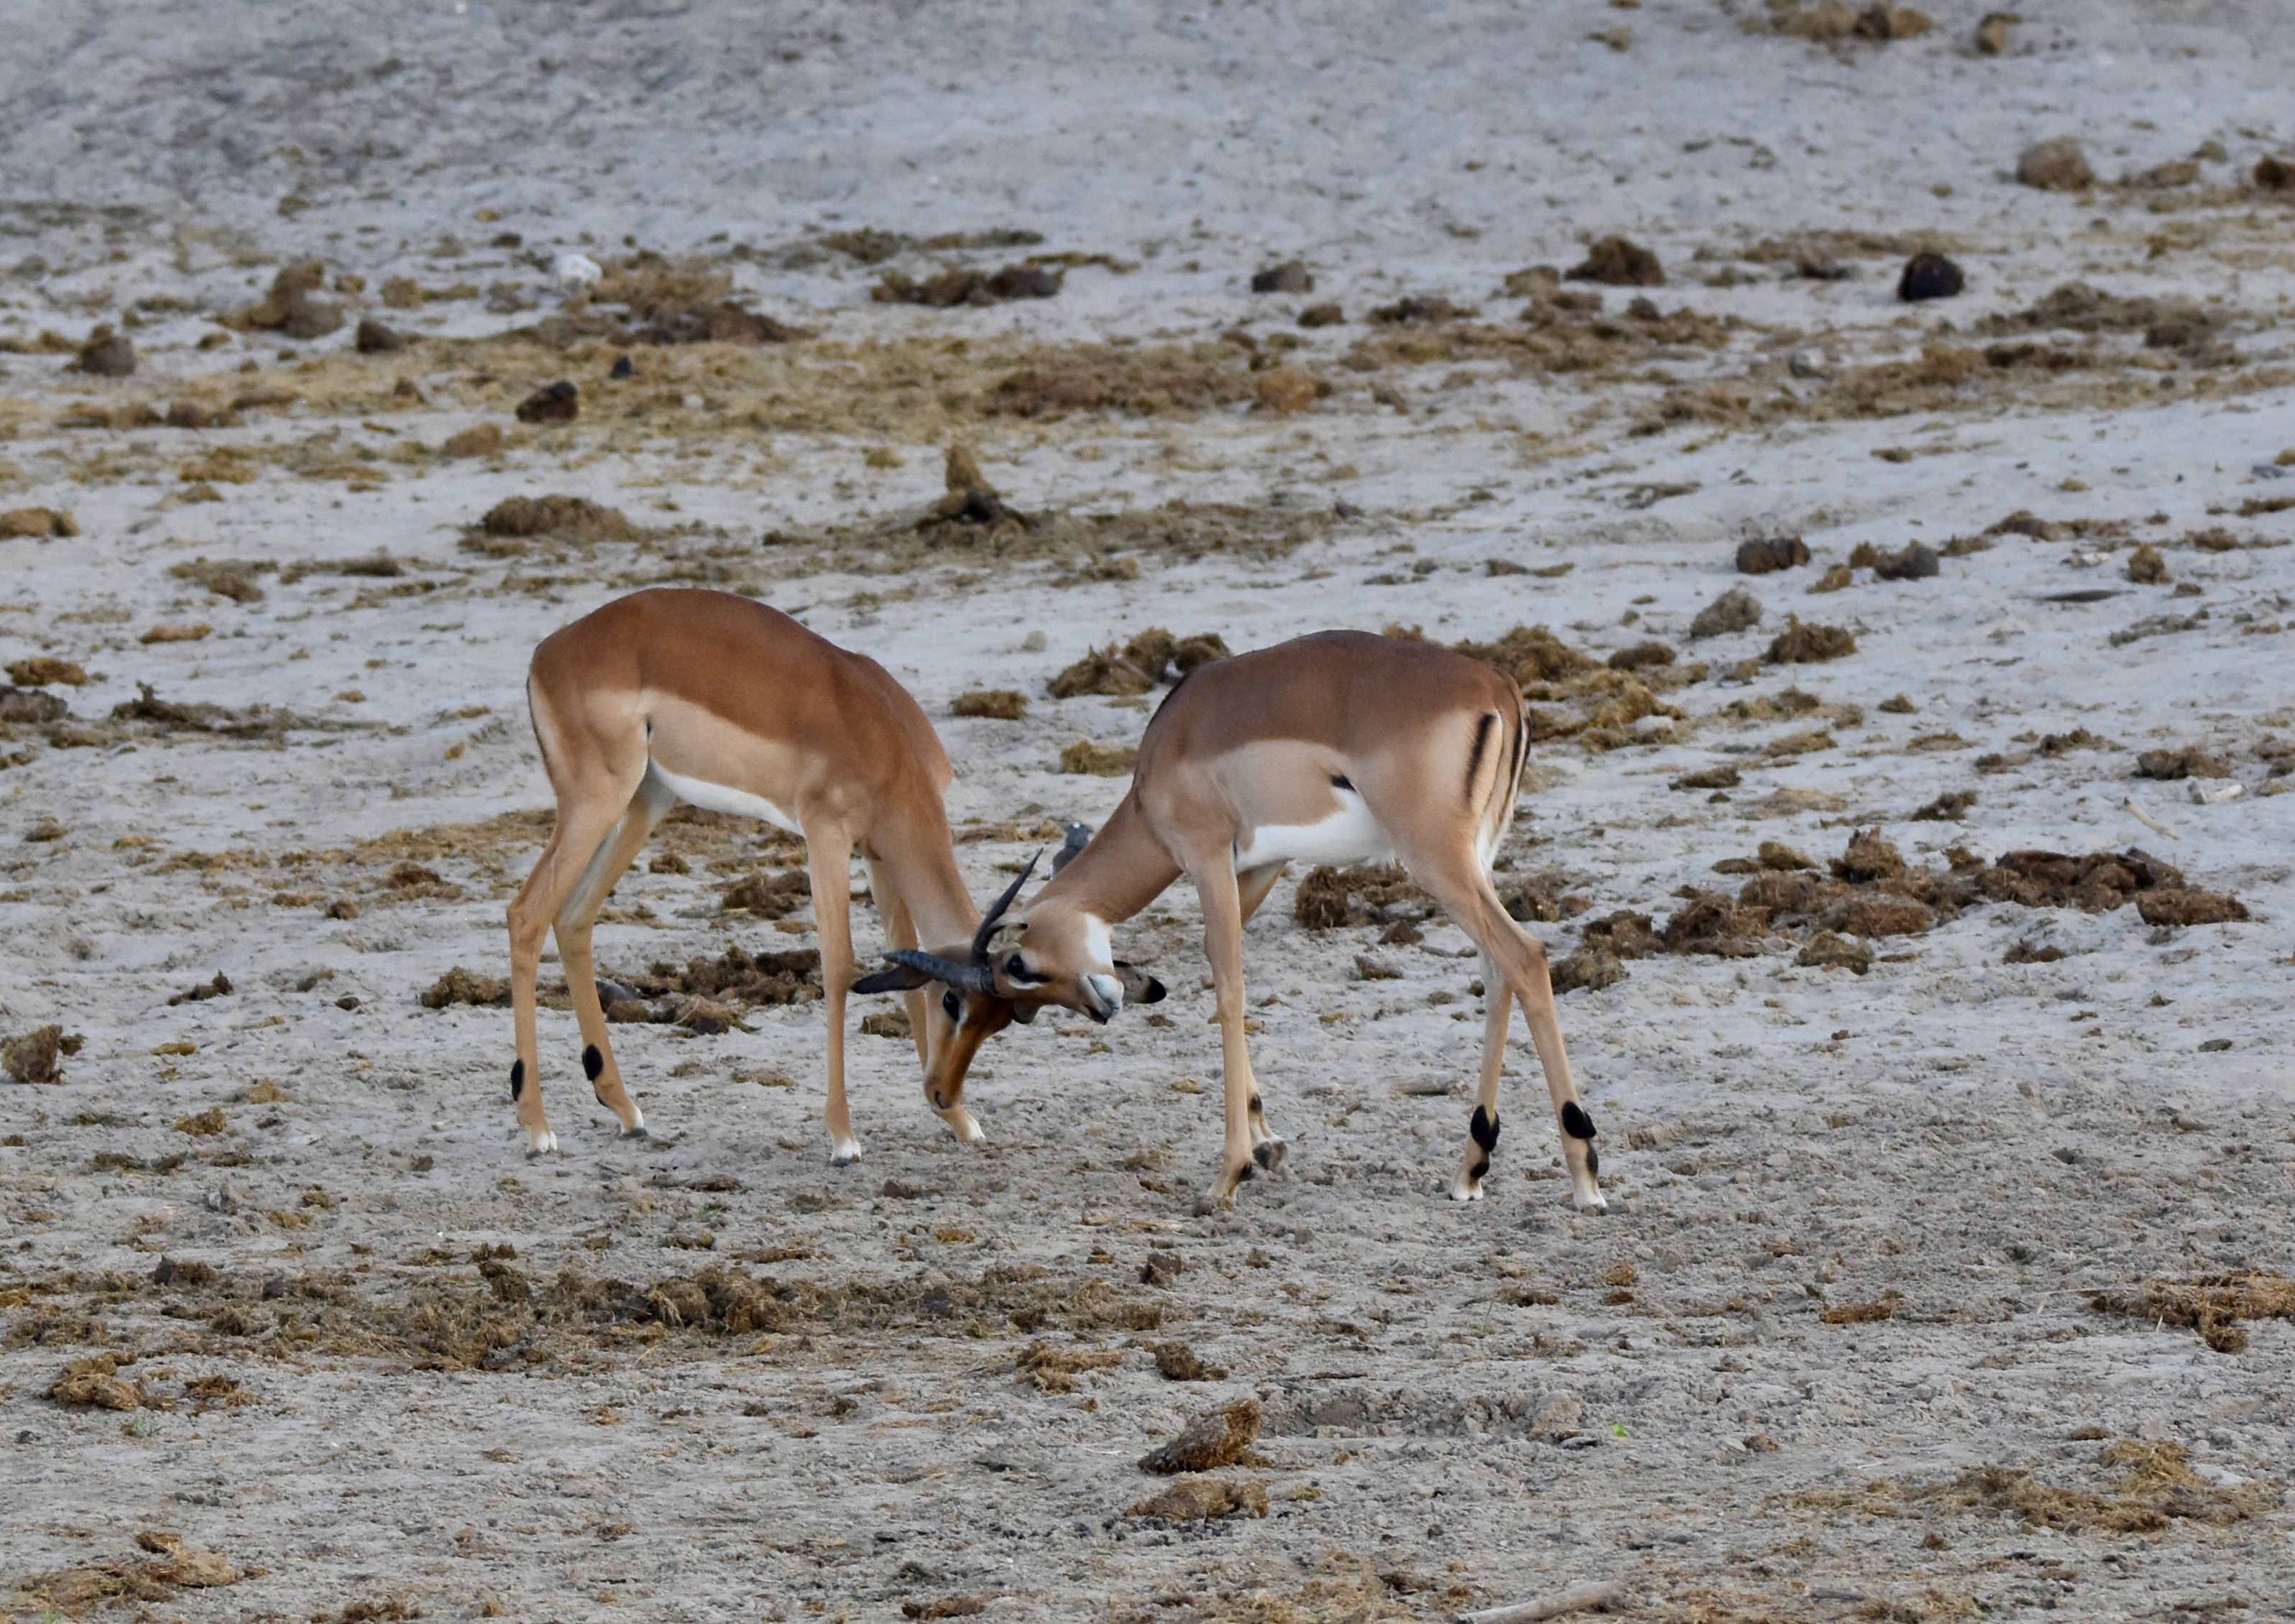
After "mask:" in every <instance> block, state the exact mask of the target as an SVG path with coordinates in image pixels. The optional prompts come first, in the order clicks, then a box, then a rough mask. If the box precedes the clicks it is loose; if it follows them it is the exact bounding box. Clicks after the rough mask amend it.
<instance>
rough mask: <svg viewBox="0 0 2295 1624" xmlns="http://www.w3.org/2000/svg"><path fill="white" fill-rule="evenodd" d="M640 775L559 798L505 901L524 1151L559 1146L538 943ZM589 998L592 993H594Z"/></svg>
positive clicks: (514, 1093)
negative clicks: (529, 867) (547, 1102)
mask: <svg viewBox="0 0 2295 1624" xmlns="http://www.w3.org/2000/svg"><path fill="white" fill-rule="evenodd" d="M637 776H638V775H637V774H633V775H632V776H631V780H630V782H629V783H628V784H627V785H626V786H624V787H622V788H619V789H618V790H613V789H610V788H601V789H600V792H599V793H595V794H585V795H582V796H564V795H561V796H559V802H558V822H557V827H556V828H554V829H552V830H551V836H550V843H549V844H548V845H545V846H543V848H542V855H541V856H540V857H539V858H538V859H536V860H535V865H534V872H533V873H531V874H529V875H527V877H526V884H525V885H523V886H521V887H520V888H519V894H518V895H517V897H516V898H515V899H513V900H512V902H510V1010H511V1024H512V1027H513V1028H514V1030H515V1032H516V1038H517V1044H518V1057H517V1058H516V1059H515V1060H514V1061H513V1062H512V1063H511V1065H510V1099H511V1101H512V1102H513V1103H514V1104H515V1105H516V1106H517V1107H518V1122H519V1127H520V1128H523V1129H524V1130H526V1151H527V1155H534V1156H538V1155H547V1154H548V1153H549V1152H551V1151H553V1150H555V1149H557V1148H558V1136H557V1135H556V1134H554V1133H552V1132H551V1130H550V1119H549V1117H548V1116H547V1115H546V1114H543V1109H542V1063H541V1055H540V1051H539V1044H538V1039H537V1036H536V1016H535V1002H536V998H535V991H536V987H535V983H537V982H538V981H539V980H540V977H541V971H542V947H543V943H544V942H546V941H547V940H549V937H550V927H551V923H552V922H553V921H554V920H556V919H557V918H558V917H559V913H560V911H561V910H563V909H564V907H565V904H566V900H567V899H568V897H569V896H571V895H572V894H573V893H574V889H575V887H576V885H578V884H579V883H580V882H581V879H582V876H583V874H584V871H585V870H586V869H588V868H589V866H590V863H591V860H592V858H594V857H596V856H597V855H599V850H600V847H601V846H603V845H605V844H606V842H607V839H608V836H611V835H612V834H613V832H614V828H615V826H616V824H617V823H618V822H619V820H620V819H621V815H622V812H623V810H624V809H625V807H627V806H628V804H629V803H630V798H631V796H632V795H633V793H634V792H635V790H636V788H637V783H636V780H637ZM595 996H596V995H595V993H594V992H592V997H593V998H594V997H595Z"/></svg>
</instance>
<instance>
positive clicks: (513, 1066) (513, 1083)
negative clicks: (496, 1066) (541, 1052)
mask: <svg viewBox="0 0 2295 1624" xmlns="http://www.w3.org/2000/svg"><path fill="white" fill-rule="evenodd" d="M525 1092H526V1062H525V1061H523V1060H513V1061H511V1062H510V1103H511V1104H512V1105H516V1104H517V1103H518V1097H519V1095H521V1094H523V1093H525Z"/></svg>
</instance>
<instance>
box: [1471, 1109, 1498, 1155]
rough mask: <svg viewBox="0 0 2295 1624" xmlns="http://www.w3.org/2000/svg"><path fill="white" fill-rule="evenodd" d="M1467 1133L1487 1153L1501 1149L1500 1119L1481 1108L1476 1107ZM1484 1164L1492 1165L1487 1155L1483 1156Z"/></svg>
mask: <svg viewBox="0 0 2295 1624" xmlns="http://www.w3.org/2000/svg"><path fill="white" fill-rule="evenodd" d="M1466 1131H1467V1132H1468V1133H1469V1134H1471V1135H1472V1136H1473V1137H1474V1143H1475V1144H1477V1145H1479V1146H1481V1147H1482V1149H1483V1150H1484V1151H1485V1152H1488V1151H1493V1150H1496V1149H1497V1148H1498V1147H1499V1119H1498V1118H1497V1117H1495V1116H1492V1115H1491V1114H1490V1113H1489V1112H1487V1111H1485V1110H1483V1109H1482V1107H1481V1106H1475V1107H1474V1118H1473V1120H1472V1121H1470V1122H1467V1124H1466ZM1482 1163H1483V1165H1484V1166H1488V1165H1489V1164H1490V1157H1489V1156H1488V1155H1484V1156H1483V1158H1482Z"/></svg>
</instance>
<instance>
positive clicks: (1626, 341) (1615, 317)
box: [1340, 273, 1744, 378]
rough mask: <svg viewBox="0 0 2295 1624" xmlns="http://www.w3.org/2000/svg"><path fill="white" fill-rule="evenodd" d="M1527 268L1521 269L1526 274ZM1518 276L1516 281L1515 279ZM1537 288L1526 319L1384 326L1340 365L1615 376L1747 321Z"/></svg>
mask: <svg viewBox="0 0 2295 1624" xmlns="http://www.w3.org/2000/svg"><path fill="white" fill-rule="evenodd" d="M1518 274H1519V273H1518ZM1510 280H1512V279H1510ZM1520 285H1521V286H1522V287H1523V289H1524V290H1529V291H1531V292H1532V297H1531V300H1530V302H1529V303H1528V304H1527V305H1525V306H1523V309H1522V312H1521V315H1520V325H1518V326H1511V327H1509V326H1502V325H1499V324H1495V323H1491V322H1466V321H1449V322H1402V323H1389V324H1385V325H1382V326H1380V327H1378V328H1376V330H1374V331H1372V332H1370V333H1368V335H1366V336H1365V337H1364V338H1363V339H1360V341H1358V342H1357V343H1356V344H1355V345H1353V346H1352V347H1351V348H1350V349H1349V350H1348V352H1347V354H1346V355H1345V356H1344V358H1343V359H1342V361H1341V363H1340V364H1341V365H1342V366H1344V367H1345V368H1346V369H1347V370H1349V371H1357V372H1368V371H1377V370H1378V369H1379V368H1381V367H1385V366H1394V365H1403V366H1411V365H1424V364H1426V363H1433V362H1438V361H1448V362H1458V361H1474V360H1489V361H1503V362H1506V363H1508V364H1509V365H1510V366H1511V368H1512V369H1513V370H1514V371H1516V372H1520V373H1524V374H1529V375H1537V376H1569V375H1572V374H1580V373H1582V374H1587V375H1589V376H1591V377H1601V378H1613V377H1617V376H1621V375H1622V373H1623V372H1624V371H1625V370H1626V369H1628V368H1630V367H1633V366H1637V365H1639V364H1642V363H1647V362H1650V361H1653V360H1655V359H1656V358H1657V355H1658V352H1659V351H1660V350H1666V349H1680V348H1683V347H1696V348H1699V349H1704V350H1716V349H1719V348H1722V347H1724V346H1726V345H1727V343H1728V341H1729V339H1730V337H1731V336H1732V335H1733V334H1734V333H1736V332H1738V331H1742V329H1743V327H1744V323H1743V322H1740V321H1738V320H1737V318H1736V317H1734V316H1714V315H1705V314H1700V313H1698V312H1696V311H1694V310H1690V309H1687V308H1683V309H1678V310H1673V311H1661V310H1659V308H1658V307H1657V306H1656V305H1655V304H1654V302H1652V301H1651V300H1650V299H1649V298H1646V297H1641V298H1635V299H1633V300H1632V301H1631V302H1630V303H1629V304H1628V306H1626V308H1625V309H1624V310H1622V311H1620V312H1617V313H1615V314H1605V313H1604V311H1603V307H1602V296H1601V295H1600V294H1598V293H1581V292H1576V291H1564V290H1562V288H1561V285H1560V283H1559V282H1558V281H1548V280H1546V279H1544V278H1540V280H1539V281H1538V282H1522V283H1521V284H1520Z"/></svg>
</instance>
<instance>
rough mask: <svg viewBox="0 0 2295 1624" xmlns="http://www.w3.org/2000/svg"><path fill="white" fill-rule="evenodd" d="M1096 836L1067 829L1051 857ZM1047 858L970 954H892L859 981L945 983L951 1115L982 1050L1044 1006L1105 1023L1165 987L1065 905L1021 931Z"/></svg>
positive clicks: (889, 987)
mask: <svg viewBox="0 0 2295 1624" xmlns="http://www.w3.org/2000/svg"><path fill="white" fill-rule="evenodd" d="M1089 837H1090V830H1088V829H1086V828H1084V827H1083V826H1082V824H1070V825H1069V826H1068V832H1067V840H1066V844H1065V845H1062V846H1061V848H1060V850H1059V853H1058V855H1056V856H1055V857H1054V858H1053V859H1052V872H1053V873H1054V874H1058V872H1059V871H1060V870H1061V869H1064V868H1066V866H1067V865H1068V863H1069V861H1071V860H1072V859H1073V858H1074V856H1075V855H1076V853H1079V852H1081V851H1082V849H1083V846H1084V842H1085V841H1086V840H1087V839H1088V838H1089ZM1041 856H1042V853H1037V855H1036V856H1035V857H1031V858H1030V859H1029V860H1028V863H1027V866H1026V867H1025V868H1024V869H1021V870H1020V873H1019V876H1018V877H1017V878H1016V879H1014V880H1013V882H1012V883H1011V884H1010V885H1008V886H1006V887H1005V888H1004V894H1002V895H1001V896H1000V897H998V898H997V899H996V902H995V903H994V904H993V905H992V907H991V908H990V909H989V910H988V911H987V912H986V913H985V914H984V915H983V916H982V918H981V920H980V928H979V929H978V930H977V931H976V932H974V933H973V937H972V942H971V943H970V945H969V947H968V948H967V949H965V950H963V951H961V952H960V953H929V952H922V951H910V950H900V951H893V952H889V953H887V954H886V955H885V957H886V959H890V960H891V961H892V967H890V968H888V969H884V970H879V971H878V972H877V974H875V975H870V976H866V977H863V978H862V980H860V981H858V982H855V983H853V991H854V992H907V991H910V990H911V989H913V988H919V987H926V986H929V985H937V986H938V987H939V988H940V989H941V995H940V1011H941V1013H942V1014H943V1016H946V1017H947V1018H948V1019H949V1020H950V1021H951V1022H952V1023H953V1024H954V1027H955V1030H954V1032H953V1033H952V1034H951V1036H950V1038H949V1040H948V1041H945V1042H935V1044H934V1045H933V1057H932V1062H931V1068H930V1075H929V1077H928V1078H927V1089H928V1091H929V1092H930V1093H931V1095H932V1097H933V1101H934V1104H935V1106H936V1107H939V1108H942V1109H945V1108H947V1106H949V1105H951V1104H952V1103H953V1102H954V1101H955V1099H956V1098H957V1097H958V1095H960V1093H961V1092H962V1091H963V1088H964V1077H965V1073H966V1072H967V1071H968V1070H969V1069H970V1067H971V1065H972V1057H973V1056H974V1055H975V1054H976V1053H977V1052H978V1051H979V1049H980V1045H981V1044H982V1043H983V1042H984V1041H987V1040H988V1039H989V1038H990V1037H992V1036H993V1035H994V1034H995V1033H997V1032H1001V1031H1002V1030H1003V1029H1004V1028H1005V1027H1006V1026H1008V1025H1009V1024H1011V1023H1012V1022H1014V1021H1018V1022H1020V1023H1022V1024H1026V1023H1028V1022H1030V1021H1033V1020H1034V1019H1035V1018H1036V1012H1037V1011H1038V1010H1039V1009H1041V1008H1044V1007H1045V1006H1046V1005H1058V1006H1060V1007H1061V1008H1068V1009H1073V1010H1074V1011H1075V1012H1076V1013H1077V1014H1079V1015H1082V1016H1087V1017H1088V1018H1090V1019H1091V1020H1093V1021H1097V1022H1103V1023H1104V1022H1106V1021H1107V1019H1108V1017H1109V1016H1113V1015H1114V1014H1115V1012H1116V1011H1117V1010H1119V1009H1121V1008H1123V1006H1124V1004H1125V1003H1126V1002H1127V1001H1129V1002H1131V1003H1139V1004H1152V1003H1155V1002H1156V1001H1157V1000H1160V999H1162V998H1163V996H1164V983H1162V982H1160V981H1157V980H1156V978H1155V977H1154V976H1152V975H1148V974H1147V972H1145V971H1144V970H1140V969H1137V968H1135V967H1132V966H1131V965H1128V964H1123V963H1120V962H1118V961H1117V960H1115V959H1114V958H1112V957H1111V956H1110V954H1109V951H1108V934H1107V925H1106V923H1105V922H1104V921H1102V920H1099V919H1097V918H1093V917H1092V916H1091V915H1090V914H1089V913H1086V912H1084V911H1083V910H1081V909H1079V908H1077V907H1075V906H1074V905H1073V904H1071V903H1066V902H1062V901H1060V900H1058V899H1054V900H1052V901H1049V902H1043V901H1040V902H1038V904H1037V905H1036V906H1035V907H1033V908H1032V909H1031V910H1029V911H1028V914H1027V917H1026V918H1025V920H1023V921H1021V922H1019V923H1018V924H1017V926H1016V925H1014V924H1012V923H1010V922H1008V920H1007V918H1006V916H1007V914H1008V913H1009V911H1010V910H1011V907H1012V902H1013V900H1014V899H1015V898H1017V896H1018V895H1019V894H1020V888H1021V887H1022V886H1023V885H1026V884H1027V883H1028V877H1029V876H1031V875H1032V874H1033V873H1034V872H1035V870H1036V862H1037V860H1038V858H1040V857H1041Z"/></svg>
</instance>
